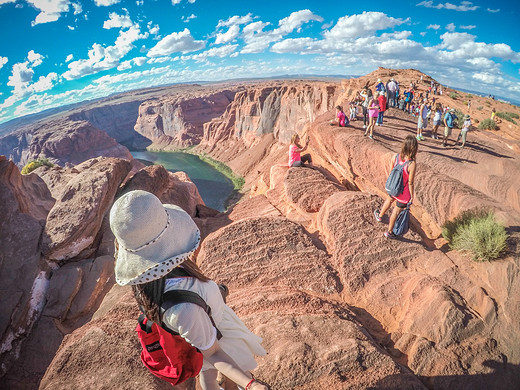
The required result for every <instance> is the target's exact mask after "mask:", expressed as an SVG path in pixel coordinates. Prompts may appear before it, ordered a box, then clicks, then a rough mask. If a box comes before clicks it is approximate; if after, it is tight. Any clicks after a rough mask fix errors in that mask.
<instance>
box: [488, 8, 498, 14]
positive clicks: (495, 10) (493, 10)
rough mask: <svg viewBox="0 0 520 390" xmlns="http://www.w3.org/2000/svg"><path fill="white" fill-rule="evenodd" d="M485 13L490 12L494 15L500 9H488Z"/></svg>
mask: <svg viewBox="0 0 520 390" xmlns="http://www.w3.org/2000/svg"><path fill="white" fill-rule="evenodd" d="M487 11H488V12H491V13H492V14H496V13H497V12H500V8H497V9H491V8H488V9H487Z"/></svg>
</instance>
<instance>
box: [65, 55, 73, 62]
mask: <svg viewBox="0 0 520 390" xmlns="http://www.w3.org/2000/svg"><path fill="white" fill-rule="evenodd" d="M73 59H74V55H73V54H69V55H68V56H67V58H65V62H70V61H72V60H73Z"/></svg>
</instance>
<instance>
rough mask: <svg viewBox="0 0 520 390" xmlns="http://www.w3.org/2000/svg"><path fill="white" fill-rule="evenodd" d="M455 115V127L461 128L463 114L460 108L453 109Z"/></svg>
mask: <svg viewBox="0 0 520 390" xmlns="http://www.w3.org/2000/svg"><path fill="white" fill-rule="evenodd" d="M455 115H456V116H457V119H455V127H456V128H458V129H462V125H463V124H464V114H463V113H462V111H461V110H459V109H455Z"/></svg>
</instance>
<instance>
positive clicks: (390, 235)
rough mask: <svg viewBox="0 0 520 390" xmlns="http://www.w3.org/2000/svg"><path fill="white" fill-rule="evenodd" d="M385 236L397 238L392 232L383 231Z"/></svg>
mask: <svg viewBox="0 0 520 390" xmlns="http://www.w3.org/2000/svg"><path fill="white" fill-rule="evenodd" d="M383 235H384V236H385V237H386V238H397V236H396V235H395V234H394V233H392V232H385V233H384V234H383Z"/></svg>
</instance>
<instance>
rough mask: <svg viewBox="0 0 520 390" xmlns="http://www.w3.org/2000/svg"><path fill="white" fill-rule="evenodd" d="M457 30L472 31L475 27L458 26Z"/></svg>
mask: <svg viewBox="0 0 520 390" xmlns="http://www.w3.org/2000/svg"><path fill="white" fill-rule="evenodd" d="M459 28H460V29H462V30H473V29H474V28H477V26H475V25H473V24H471V25H469V26H459Z"/></svg>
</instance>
